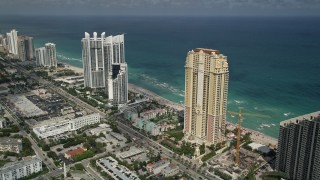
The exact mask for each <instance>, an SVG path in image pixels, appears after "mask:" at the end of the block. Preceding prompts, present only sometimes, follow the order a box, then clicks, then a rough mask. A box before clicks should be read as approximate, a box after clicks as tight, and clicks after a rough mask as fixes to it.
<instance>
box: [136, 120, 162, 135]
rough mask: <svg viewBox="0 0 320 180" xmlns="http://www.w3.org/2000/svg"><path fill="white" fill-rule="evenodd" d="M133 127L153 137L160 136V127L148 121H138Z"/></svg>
mask: <svg viewBox="0 0 320 180" xmlns="http://www.w3.org/2000/svg"><path fill="white" fill-rule="evenodd" d="M133 126H135V127H136V128H139V129H142V130H144V131H145V132H147V133H149V134H150V135H152V136H157V135H159V134H160V126H159V125H157V124H156V123H154V122H152V121H150V120H147V119H138V120H137V121H136V122H134V123H133Z"/></svg>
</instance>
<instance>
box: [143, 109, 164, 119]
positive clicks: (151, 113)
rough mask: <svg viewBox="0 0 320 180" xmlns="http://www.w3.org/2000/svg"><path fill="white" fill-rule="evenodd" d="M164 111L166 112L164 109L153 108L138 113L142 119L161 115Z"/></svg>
mask: <svg viewBox="0 0 320 180" xmlns="http://www.w3.org/2000/svg"><path fill="white" fill-rule="evenodd" d="M166 112H167V110H165V109H153V110H149V111H145V112H142V113H141V114H140V116H141V117H142V118H143V119H152V118H155V117H157V116H161V115H163V114H165V113H166Z"/></svg>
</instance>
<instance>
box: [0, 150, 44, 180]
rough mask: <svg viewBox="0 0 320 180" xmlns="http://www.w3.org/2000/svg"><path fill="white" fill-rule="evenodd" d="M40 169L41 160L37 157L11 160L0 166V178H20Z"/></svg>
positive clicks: (5, 179)
mask: <svg viewBox="0 0 320 180" xmlns="http://www.w3.org/2000/svg"><path fill="white" fill-rule="evenodd" d="M40 171H42V161H41V160H40V159H39V158H37V157H35V156H34V157H32V158H31V159H27V160H22V161H17V162H12V163H8V164H6V165H4V166H3V167H2V168H0V179H1V180H11V179H20V178H23V177H27V176H30V175H32V174H34V173H37V172H40Z"/></svg>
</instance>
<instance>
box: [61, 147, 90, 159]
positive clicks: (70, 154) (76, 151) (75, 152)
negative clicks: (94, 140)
mask: <svg viewBox="0 0 320 180" xmlns="http://www.w3.org/2000/svg"><path fill="white" fill-rule="evenodd" d="M86 150H87V149H85V148H82V147H78V148H77V149H74V150H70V151H67V152H65V153H64V157H65V158H67V159H70V160H71V159H73V158H74V157H75V156H76V155H80V154H82V153H84V152H85V151H86Z"/></svg>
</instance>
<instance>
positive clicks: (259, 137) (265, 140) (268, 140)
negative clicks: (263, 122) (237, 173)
mask: <svg viewBox="0 0 320 180" xmlns="http://www.w3.org/2000/svg"><path fill="white" fill-rule="evenodd" d="M64 64H65V68H68V69H71V70H73V71H75V72H77V73H80V74H83V73H84V72H83V68H79V67H75V66H73V65H70V64H67V63H64ZM128 90H130V91H132V92H135V93H139V94H142V95H144V96H147V97H148V98H150V99H153V100H156V101H158V102H159V103H160V104H163V105H166V106H169V107H171V108H173V109H176V110H178V111H182V110H184V107H183V105H181V104H179V103H176V102H173V101H171V100H168V99H166V98H164V97H162V96H160V95H158V94H156V93H154V92H152V91H150V90H147V89H145V88H143V87H140V86H138V85H135V84H132V83H128ZM226 124H227V127H226V128H229V129H230V128H235V127H237V124H233V123H231V122H228V121H227V122H226ZM241 128H242V130H243V131H244V132H250V133H251V134H252V135H251V138H252V140H254V141H256V142H259V143H261V144H264V145H269V144H271V145H272V146H273V147H277V144H278V139H276V138H274V137H271V136H268V135H266V134H263V133H262V132H258V131H256V130H253V129H249V128H245V127H241Z"/></svg>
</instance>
